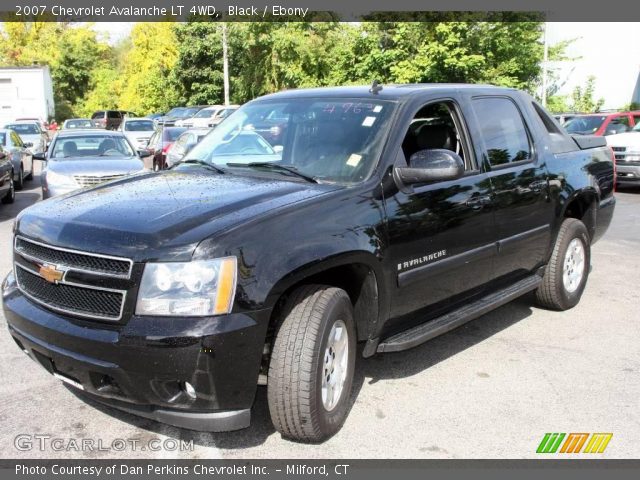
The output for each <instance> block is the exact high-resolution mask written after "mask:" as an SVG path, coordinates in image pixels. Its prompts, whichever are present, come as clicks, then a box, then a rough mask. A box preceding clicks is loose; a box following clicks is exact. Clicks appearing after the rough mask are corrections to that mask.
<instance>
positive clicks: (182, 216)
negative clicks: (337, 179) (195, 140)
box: [17, 168, 338, 261]
mask: <svg viewBox="0 0 640 480" xmlns="http://www.w3.org/2000/svg"><path fill="white" fill-rule="evenodd" d="M336 188H338V187H336V186H330V185H315V184H309V183H301V182H295V181H287V180H279V179H274V178H272V177H269V178H266V177H264V178H263V177H250V176H240V175H235V174H230V173H227V174H216V173H213V172H203V171H202V170H201V169H199V168H198V169H196V168H194V169H193V170H191V169H189V170H169V171H165V172H161V173H145V174H141V175H135V176H133V177H127V178H125V179H123V180H119V181H116V182H111V183H108V184H105V185H102V186H99V187H96V188H93V189H90V190H85V191H81V192H79V193H75V192H74V193H70V194H67V195H62V196H60V197H55V198H52V199H50V200H46V201H44V202H40V203H37V204H35V205H33V206H32V207H30V208H27V209H26V210H24V211H23V212H22V214H21V215H20V216H19V217H18V223H17V232H18V233H19V234H20V235H24V236H26V237H28V238H31V239H34V240H37V241H40V242H43V243H46V244H50V245H56V246H60V247H65V248H70V249H75V250H81V251H87V252H94V253H102V254H107V255H114V256H120V257H127V258H131V259H133V260H135V261H152V260H165V261H167V260H168V261H172V260H173V261H184V260H189V259H190V258H191V255H192V254H193V251H194V249H195V248H196V246H197V245H198V243H200V242H201V241H202V240H204V239H205V238H207V237H210V236H212V235H214V234H215V233H218V232H220V231H223V230H225V229H227V228H229V227H231V226H234V225H237V224H240V223H242V222H246V221H249V220H251V219H253V218H255V217H258V216H261V215H263V214H264V213H266V212H268V211H270V210H273V209H277V208H279V207H283V206H285V205H288V204H292V203H296V202H300V201H303V200H305V199H308V198H312V197H315V196H319V195H322V194H324V193H327V192H329V191H332V190H334V189H336ZM256 234H259V232H256Z"/></svg>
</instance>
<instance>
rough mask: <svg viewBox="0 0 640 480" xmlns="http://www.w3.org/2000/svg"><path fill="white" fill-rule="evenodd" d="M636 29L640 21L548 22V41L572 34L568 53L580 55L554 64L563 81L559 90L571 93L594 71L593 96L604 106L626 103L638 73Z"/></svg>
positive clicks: (639, 49)
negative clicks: (603, 101)
mask: <svg viewBox="0 0 640 480" xmlns="http://www.w3.org/2000/svg"><path fill="white" fill-rule="evenodd" d="M639 31H640V23H622V22H617V23H548V24H547V35H548V40H549V43H550V44H554V43H557V42H559V41H562V40H567V39H572V38H575V39H576V41H575V42H574V43H573V44H572V45H571V46H570V47H569V49H568V50H567V53H568V54H569V56H576V57H582V58H581V59H580V60H576V61H573V62H563V63H562V64H555V66H558V67H560V72H561V78H562V80H563V81H566V84H565V85H564V87H563V88H562V89H561V90H560V92H559V93H560V94H570V93H571V92H572V91H573V89H574V87H575V86H576V85H584V83H585V82H586V80H587V78H588V77H589V76H590V75H593V76H595V77H596V82H595V96H596V98H604V100H605V103H604V105H603V107H602V108H603V109H607V108H620V107H622V106H623V105H625V104H627V103H629V102H630V101H631V96H632V94H633V89H634V87H635V85H636V82H637V81H638V76H639V75H640V42H638V32H639Z"/></svg>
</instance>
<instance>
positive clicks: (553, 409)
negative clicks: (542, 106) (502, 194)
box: [0, 177, 640, 459]
mask: <svg viewBox="0 0 640 480" xmlns="http://www.w3.org/2000/svg"><path fill="white" fill-rule="evenodd" d="M617 198H618V204H617V208H616V213H615V217H614V220H613V224H612V225H611V228H610V229H609V232H608V233H607V235H606V236H605V237H604V239H602V240H601V241H600V242H598V243H597V244H596V245H595V246H594V247H593V254H592V264H593V271H592V272H591V276H590V278H589V283H588V285H587V288H586V291H585V293H584V296H583V298H582V301H581V302H580V304H579V305H578V306H577V307H576V308H574V309H572V310H570V311H567V312H562V313H558V312H550V311H547V310H544V309H541V308H538V307H536V306H535V305H534V303H533V299H532V297H531V295H528V296H525V297H523V298H521V299H519V300H517V301H515V302H512V303H510V304H508V305H506V306H504V307H502V308H500V309H498V310H496V311H494V312H492V313H489V314H487V315H485V316H483V317H481V318H479V319H477V320H475V321H473V322H471V323H469V324H467V325H465V326H463V327H461V328H459V329H457V330H455V331H453V332H450V333H448V334H446V335H444V336H442V337H439V338H436V339H435V340H432V341H431V342H428V343H426V344H424V345H422V346H420V347H418V348H415V349H413V350H410V351H407V352H403V353H396V354H386V355H378V356H375V357H373V358H370V359H366V360H363V359H359V361H358V363H357V366H356V381H355V386H354V394H353V406H352V409H351V413H350V415H349V417H348V419H347V421H346V424H345V425H344V427H343V429H342V430H341V431H340V432H339V433H338V434H337V435H335V436H334V437H333V438H331V439H330V440H328V441H326V442H325V443H322V444H320V445H302V444H296V443H292V442H290V441H287V440H284V439H282V438H281V437H280V435H279V434H278V433H277V432H275V430H274V428H273V426H272V424H271V421H270V419H269V415H268V408H267V404H266V389H265V387H260V388H259V391H258V395H257V399H256V403H255V406H254V409H253V417H252V425H251V427H250V428H248V429H245V430H241V431H238V432H228V433H217V434H210V433H197V432H191V431H187V430H181V429H177V428H173V427H168V426H165V425H161V424H158V423H156V422H153V421H151V420H146V419H141V418H138V417H135V416H132V415H128V414H125V413H121V412H119V411H117V410H113V409H111V408H107V407H102V406H97V405H94V404H93V403H88V402H87V401H85V400H83V399H81V398H79V397H77V396H76V395H74V393H73V392H72V391H71V388H72V387H65V386H64V385H63V384H62V383H61V382H60V381H58V380H56V379H55V378H53V377H51V376H50V375H49V374H48V373H47V372H46V371H45V370H44V369H43V368H41V367H39V366H38V365H36V364H35V363H34V362H33V361H32V360H30V359H29V358H28V357H27V356H26V355H24V354H23V353H22V352H21V351H20V350H19V349H18V347H17V346H16V345H15V343H14V342H13V341H12V340H11V338H10V336H9V334H8V332H7V329H6V321H5V319H4V317H3V316H2V314H1V313H0V379H2V381H1V382H0V424H1V425H2V429H0V457H2V458H65V457H70V458H77V457H82V458H202V459H215V458H535V457H536V453H535V451H536V448H537V446H538V444H539V443H540V441H541V440H542V438H543V436H544V434H545V433H547V432H566V433H571V432H593V433H595V432H606V433H613V437H612V439H611V441H610V443H609V445H608V447H607V449H606V451H605V452H604V453H603V454H598V456H599V457H604V458H640V409H639V408H638V406H639V404H640V403H639V399H640V316H639V315H638V313H639V307H640V292H639V289H638V287H639V286H640V189H638V190H635V191H634V190H623V191H622V192H619V193H618V194H617ZM39 199H40V188H39V178H38V177H36V178H35V179H34V180H33V181H32V182H29V183H27V187H26V189H25V190H23V191H21V192H18V194H17V200H16V203H15V204H14V205H0V274H2V275H4V274H5V273H6V272H8V271H9V270H10V269H11V242H12V238H11V234H12V232H11V227H12V224H13V219H14V217H15V216H16V215H17V214H18V213H19V212H20V210H22V209H23V208H26V207H28V206H29V205H31V204H33V203H35V202H37V201H39ZM175 440H178V442H176V441H175ZM180 441H183V443H182V448H183V451H180ZM123 446H124V448H123ZM581 455H584V454H581ZM561 458H562V457H561Z"/></svg>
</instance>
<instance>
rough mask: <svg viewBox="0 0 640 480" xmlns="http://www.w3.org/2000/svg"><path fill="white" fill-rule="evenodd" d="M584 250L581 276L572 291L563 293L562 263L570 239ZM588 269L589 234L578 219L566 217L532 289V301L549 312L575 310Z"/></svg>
mask: <svg viewBox="0 0 640 480" xmlns="http://www.w3.org/2000/svg"><path fill="white" fill-rule="evenodd" d="M574 239H575V240H577V241H579V242H581V243H582V247H583V248H584V261H583V265H584V267H583V268H584V269H583V272H582V277H581V279H580V281H579V283H578V284H577V287H576V288H575V290H573V291H569V290H567V288H566V287H565V284H564V281H563V273H564V263H565V260H566V259H565V257H566V255H567V249H568V248H569V245H570V244H571V242H572V241H573V240H574ZM590 266H591V248H590V239H589V232H588V231H587V228H586V227H585V226H584V223H582V222H581V221H580V220H577V219H575V218H567V219H565V220H564V221H563V222H562V225H561V226H560V231H559V232H558V237H557V238H556V243H555V245H554V247H553V252H552V254H551V259H550V260H549V264H548V265H547V268H546V270H545V274H544V277H543V278H542V285H540V287H538V289H537V290H536V299H537V300H538V303H539V304H540V305H542V306H543V307H546V308H550V309H553V310H568V309H570V308H573V307H575V306H576V305H577V304H578V302H579V301H580V297H582V292H584V288H585V286H586V284H587V279H588V277H589V270H590Z"/></svg>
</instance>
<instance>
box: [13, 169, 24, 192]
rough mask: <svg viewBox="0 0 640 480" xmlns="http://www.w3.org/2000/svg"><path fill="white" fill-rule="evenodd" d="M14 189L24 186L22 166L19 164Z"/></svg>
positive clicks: (20, 188)
mask: <svg viewBox="0 0 640 480" xmlns="http://www.w3.org/2000/svg"><path fill="white" fill-rule="evenodd" d="M15 186H16V190H22V189H23V188H24V167H23V166H22V165H20V171H19V172H18V180H17V181H16V182H15Z"/></svg>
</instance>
